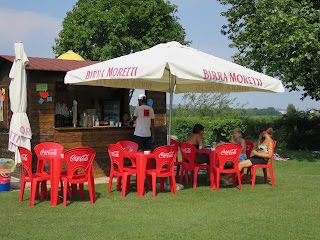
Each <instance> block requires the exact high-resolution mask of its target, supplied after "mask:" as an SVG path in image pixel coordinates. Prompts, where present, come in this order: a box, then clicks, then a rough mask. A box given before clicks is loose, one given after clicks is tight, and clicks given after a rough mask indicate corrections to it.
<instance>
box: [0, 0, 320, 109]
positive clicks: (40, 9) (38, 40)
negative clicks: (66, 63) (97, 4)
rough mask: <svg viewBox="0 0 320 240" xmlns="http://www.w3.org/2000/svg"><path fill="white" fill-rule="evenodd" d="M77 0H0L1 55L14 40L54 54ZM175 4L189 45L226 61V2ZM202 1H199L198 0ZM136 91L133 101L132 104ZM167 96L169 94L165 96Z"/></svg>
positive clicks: (310, 103) (240, 96)
mask: <svg viewBox="0 0 320 240" xmlns="http://www.w3.org/2000/svg"><path fill="white" fill-rule="evenodd" d="M76 2H77V0H54V1H44V0H27V1H21V0H0V19H1V20H0V55H14V48H13V46H14V43H15V42H16V41H22V42H23V43H24V48H25V51H26V54H27V55H28V56H30V57H48V58H54V57H55V55H54V53H53V51H52V46H53V45H55V42H54V38H56V37H58V33H59V32H60V30H61V29H62V21H63V19H64V18H65V17H66V14H67V12H69V11H72V8H73V6H74V4H75V3H76ZM170 2H171V3H173V4H175V5H177V6H178V13H177V14H176V15H177V16H178V17H179V18H180V20H179V22H180V24H181V25H182V27H183V28H184V29H185V30H186V33H187V37H186V40H189V41H192V44H191V47H192V48H196V49H198V50H200V51H203V52H206V53H208V54H212V55H214V56H216V57H220V58H223V59H225V60H228V61H232V60H231V56H232V55H233V54H234V53H236V49H232V48H230V47H229V46H228V45H229V44H230V43H231V42H230V41H229V40H228V39H227V37H226V36H223V35H221V33H220V30H221V26H222V25H223V24H226V23H227V20H226V19H225V18H224V17H222V16H220V13H221V12H222V11H225V10H226V9H227V7H226V6H223V5H221V4H219V3H218V2H217V1H215V0H170ZM200 3H201V4H200ZM141 92H142V91H140V90H139V91H135V94H134V95H133V100H132V102H131V103H132V104H133V105H135V104H136V103H135V102H136V101H135V99H137V95H138V94H140V93H141ZM182 95H183V94H178V95H175V96H174V98H173V103H174V104H179V103H180V102H181V98H182ZM230 97H231V98H236V102H238V103H241V104H243V103H245V104H246V105H245V108H259V109H261V108H267V107H274V108H276V109H286V108H287V106H288V104H293V105H294V106H295V107H296V109H298V110H307V109H314V108H316V109H320V101H318V102H317V101H314V100H311V99H309V98H307V99H305V100H303V101H301V100H300V97H301V93H299V92H289V91H286V92H284V93H258V92H256V93H252V92H251V93H231V94H230ZM168 99H169V98H168Z"/></svg>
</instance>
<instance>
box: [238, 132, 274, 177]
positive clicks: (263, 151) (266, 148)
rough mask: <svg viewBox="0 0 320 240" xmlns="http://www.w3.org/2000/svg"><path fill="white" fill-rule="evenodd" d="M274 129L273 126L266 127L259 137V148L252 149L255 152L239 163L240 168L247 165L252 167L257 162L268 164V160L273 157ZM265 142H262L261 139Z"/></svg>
mask: <svg viewBox="0 0 320 240" xmlns="http://www.w3.org/2000/svg"><path fill="white" fill-rule="evenodd" d="M272 135H273V129H272V128H271V127H269V128H266V129H264V130H263V131H262V132H261V133H260V135H259V138H258V146H259V149H257V150H252V153H253V154H254V155H253V156H252V157H250V158H249V159H246V160H244V161H242V162H240V163H239V170H240V171H241V170H242V169H243V168H245V167H251V166H252V165H257V164H266V163H267V160H268V159H269V158H271V157H272V154H273V140H272ZM262 138H263V142H262V143H261V144H260V141H261V139H262Z"/></svg>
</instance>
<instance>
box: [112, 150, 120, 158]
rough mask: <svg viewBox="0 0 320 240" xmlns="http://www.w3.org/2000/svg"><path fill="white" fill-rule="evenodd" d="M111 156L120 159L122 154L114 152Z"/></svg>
mask: <svg viewBox="0 0 320 240" xmlns="http://www.w3.org/2000/svg"><path fill="white" fill-rule="evenodd" d="M111 156H112V157H120V152H119V151H112V152H111Z"/></svg>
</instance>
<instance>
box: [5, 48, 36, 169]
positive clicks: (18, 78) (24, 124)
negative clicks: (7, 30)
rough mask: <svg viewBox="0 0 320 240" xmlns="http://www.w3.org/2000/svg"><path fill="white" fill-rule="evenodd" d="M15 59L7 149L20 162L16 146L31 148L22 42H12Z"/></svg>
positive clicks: (26, 60) (12, 71)
mask: <svg viewBox="0 0 320 240" xmlns="http://www.w3.org/2000/svg"><path fill="white" fill-rule="evenodd" d="M14 50H15V59H14V62H13V64H12V67H11V70H10V73H9V77H10V78H11V82H10V85H9V98H10V108H11V111H12V113H13V114H12V117H11V121H10V128H9V143H8V149H9V151H11V152H14V153H15V162H16V164H17V163H20V162H21V159H20V155H19V151H18V146H22V147H25V148H27V149H29V150H31V141H30V140H31V137H32V133H31V128H30V123H29V119H28V116H27V114H26V110H27V75H26V66H27V64H28V58H27V55H26V53H25V51H24V47H23V43H22V42H16V43H15V44H14Z"/></svg>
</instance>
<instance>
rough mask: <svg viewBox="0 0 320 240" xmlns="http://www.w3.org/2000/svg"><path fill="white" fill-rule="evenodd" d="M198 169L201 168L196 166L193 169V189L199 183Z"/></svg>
mask: <svg viewBox="0 0 320 240" xmlns="http://www.w3.org/2000/svg"><path fill="white" fill-rule="evenodd" d="M198 171H199V168H198V167H195V168H194V170H193V189H196V188H197V183H198Z"/></svg>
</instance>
